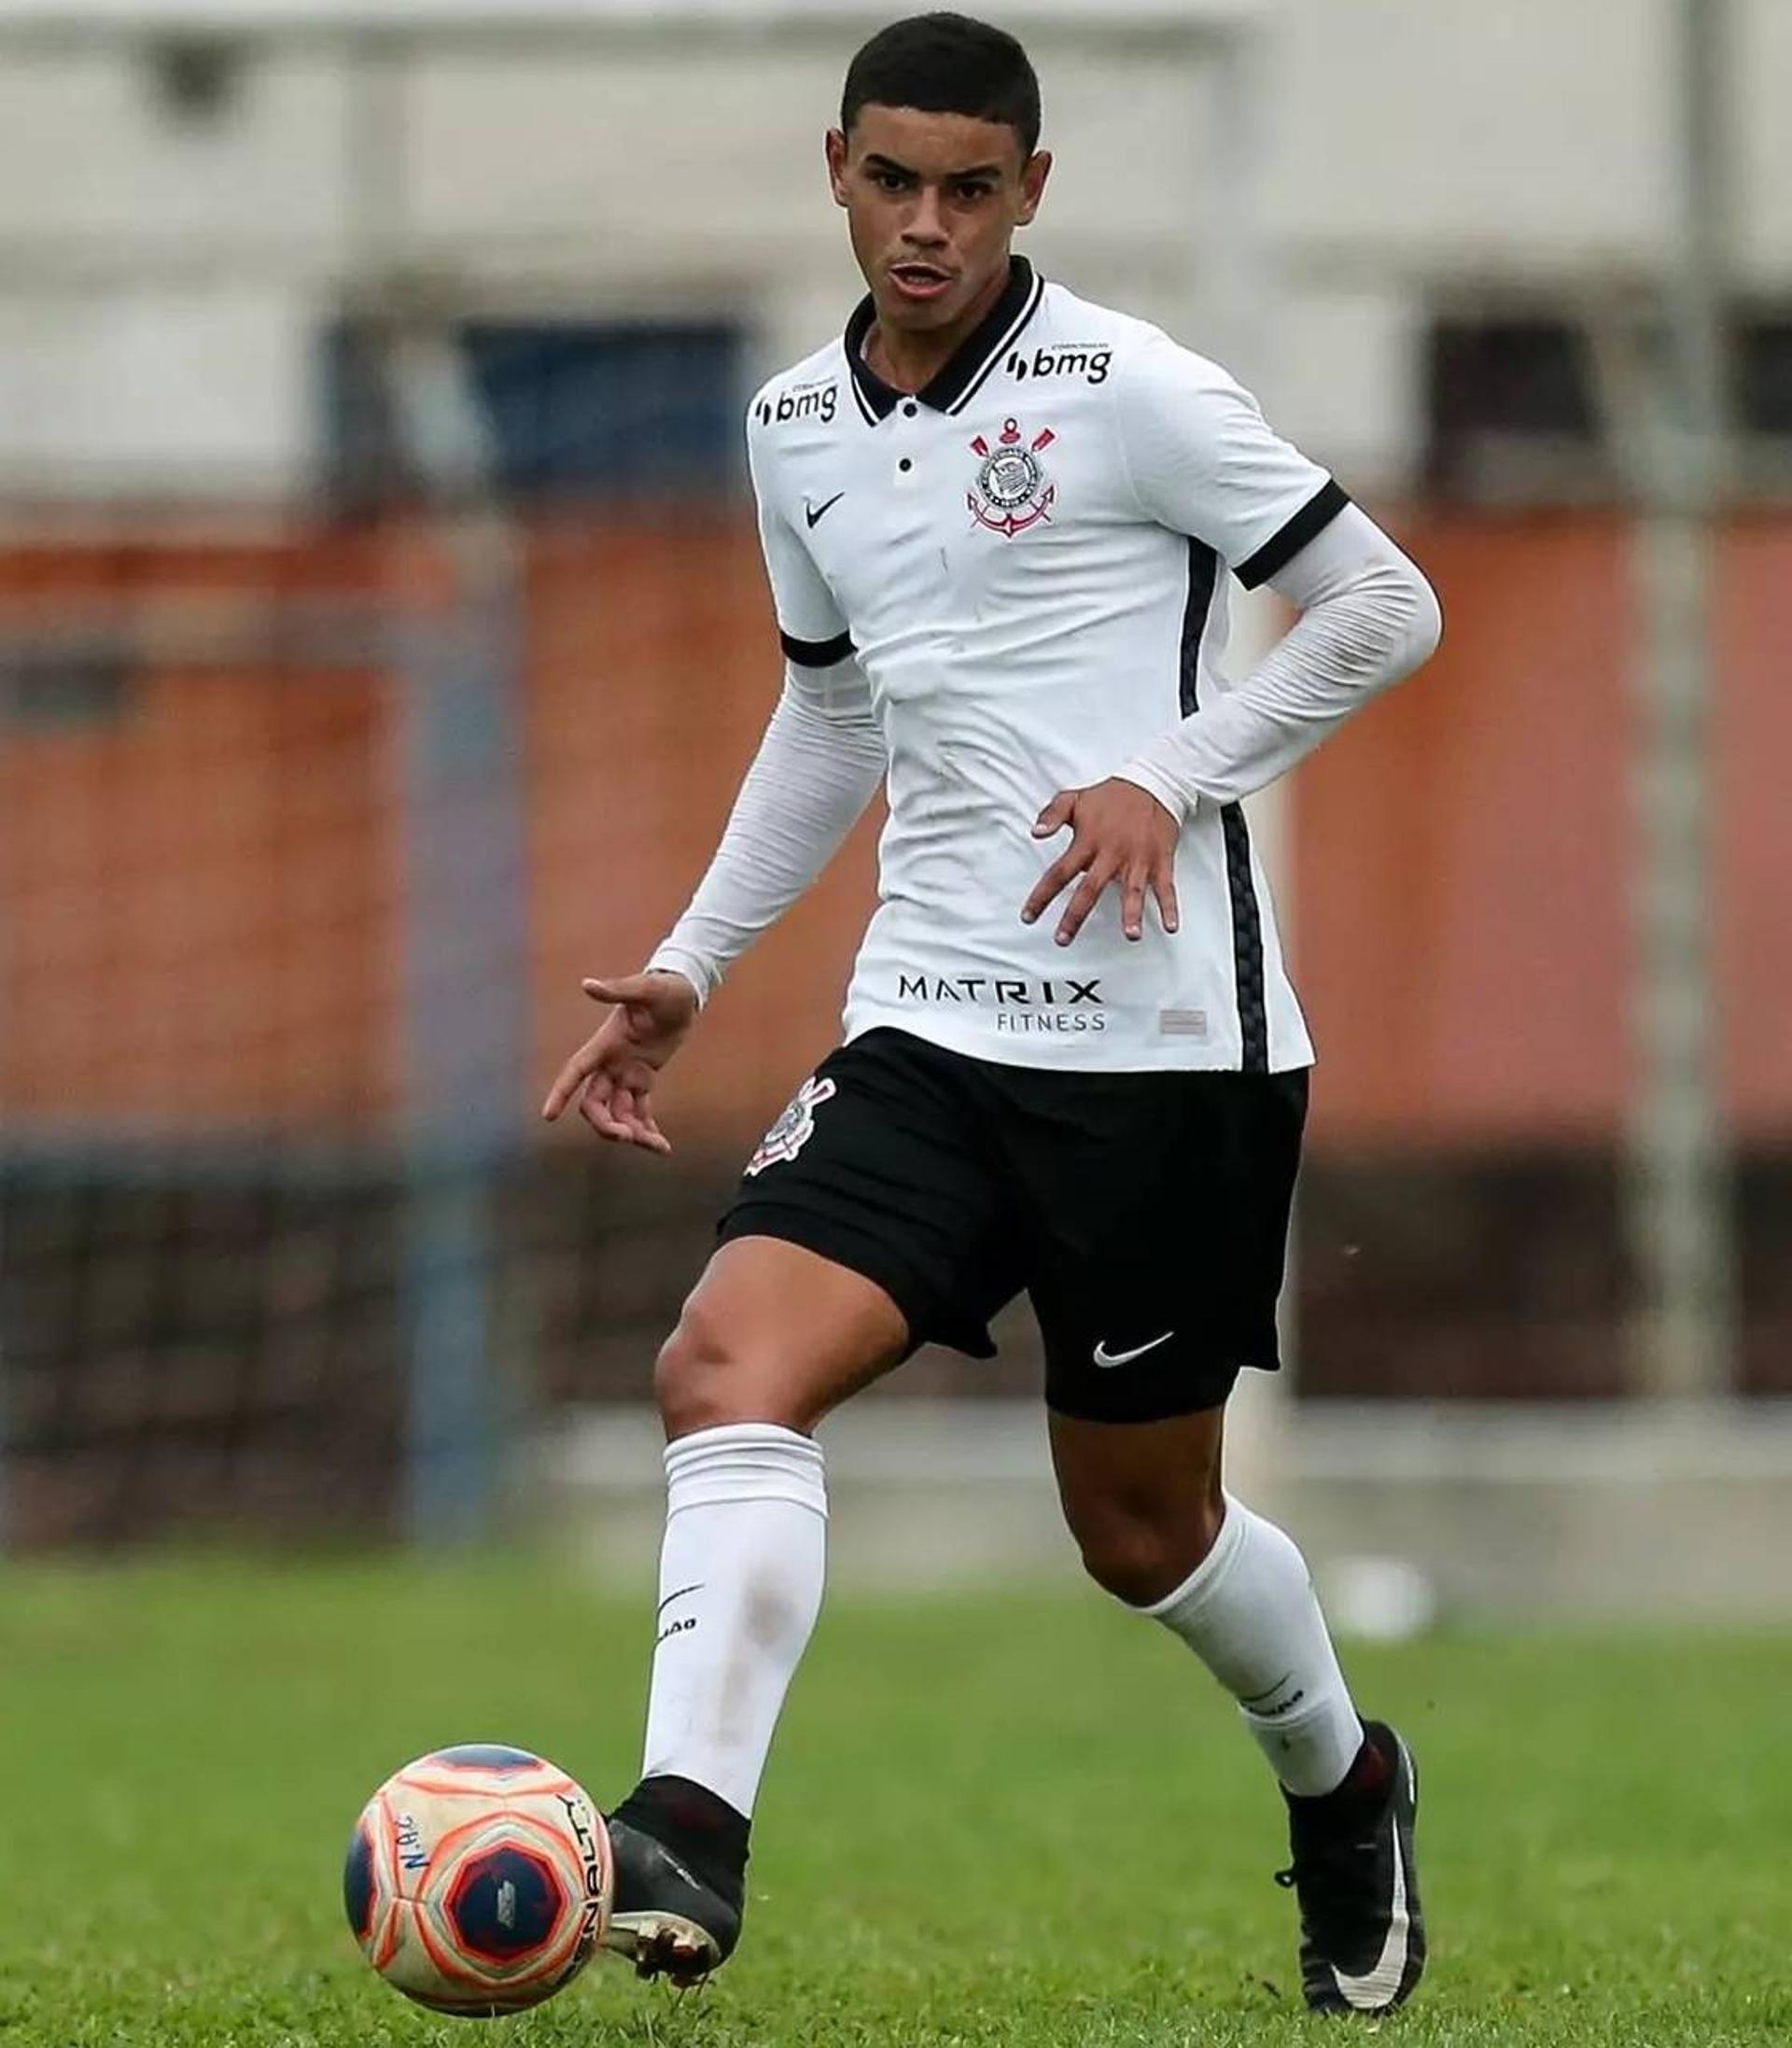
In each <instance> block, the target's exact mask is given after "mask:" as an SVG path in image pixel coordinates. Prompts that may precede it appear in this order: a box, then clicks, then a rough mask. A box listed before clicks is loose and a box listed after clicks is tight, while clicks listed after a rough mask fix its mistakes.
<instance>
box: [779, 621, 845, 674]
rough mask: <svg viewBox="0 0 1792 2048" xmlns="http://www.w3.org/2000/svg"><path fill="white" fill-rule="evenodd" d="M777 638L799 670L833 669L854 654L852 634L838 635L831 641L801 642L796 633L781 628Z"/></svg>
mask: <svg viewBox="0 0 1792 2048" xmlns="http://www.w3.org/2000/svg"><path fill="white" fill-rule="evenodd" d="M777 638H778V641H779V643H780V645H781V646H782V647H783V649H784V652H785V654H786V655H787V656H788V657H789V659H790V660H791V661H793V662H794V663H795V664H796V666H798V667H799V668H832V667H833V665H834V663H835V662H837V661H845V660H846V658H847V655H848V654H850V653H851V652H852V635H851V634H850V633H836V634H835V635H834V637H833V639H831V640H799V639H798V638H797V637H796V635H795V634H794V633H786V632H785V631H783V629H782V628H781V627H780V628H779V631H778V636H777Z"/></svg>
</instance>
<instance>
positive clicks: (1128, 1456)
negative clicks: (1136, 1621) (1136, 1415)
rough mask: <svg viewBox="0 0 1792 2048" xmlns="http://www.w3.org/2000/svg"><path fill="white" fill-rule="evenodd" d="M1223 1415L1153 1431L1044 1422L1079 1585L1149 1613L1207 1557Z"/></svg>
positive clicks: (1215, 1530) (1216, 1503)
mask: <svg viewBox="0 0 1792 2048" xmlns="http://www.w3.org/2000/svg"><path fill="white" fill-rule="evenodd" d="M1224 1441H1225V1409H1223V1408H1210V1409H1202V1410H1199V1411H1198V1412H1197V1413H1195V1414H1192V1415H1177V1416H1172V1417H1170V1418H1169V1420H1168V1421H1165V1422H1155V1423H1093V1422H1085V1421H1082V1420H1080V1419H1078V1418H1076V1417H1072V1416H1069V1415H1060V1414H1057V1413H1056V1412H1054V1413H1053V1415H1052V1417H1051V1442H1052V1465H1053V1467H1054V1469H1055V1470H1056V1472H1057V1492H1058V1498H1059V1500H1060V1501H1061V1502H1062V1503H1063V1507H1064V1520H1065V1521H1066V1522H1068V1523H1069V1525H1070V1530H1071V1535H1072V1536H1074V1537H1075V1538H1076V1540H1077V1545H1078V1547H1079V1549H1080V1550H1082V1552H1083V1562H1084V1564H1085V1566H1086V1568H1087V1570H1088V1573H1089V1576H1090V1577H1091V1578H1094V1579H1095V1580H1096V1581H1097V1583H1098V1584H1099V1585H1101V1586H1104V1587H1105V1588H1106V1589H1107V1590H1108V1592H1111V1593H1113V1594H1114V1595H1115V1597H1116V1598H1118V1599H1121V1600H1125V1601H1127V1602H1129V1603H1130V1604H1131V1605H1132V1606H1139V1607H1143V1606H1151V1605H1152V1604H1153V1603H1154V1602H1155V1601H1158V1600H1162V1599H1164V1598H1166V1597H1167V1596H1168V1595H1169V1594H1170V1593H1172V1592H1175V1590H1176V1589H1177V1587H1178V1586H1180V1585H1182V1584H1183V1581H1184V1580H1185V1579H1186V1578H1188V1576H1189V1574H1190V1573H1191V1572H1192V1571H1193V1570H1194V1569H1195V1567H1196V1566H1197V1564H1199V1563H1200V1562H1201V1560H1202V1559H1203V1558H1204V1557H1205V1556H1206V1555H1207V1553H1208V1552H1209V1550H1211V1549H1212V1548H1213V1540H1214V1538H1215V1537H1216V1536H1218V1535H1219V1533H1220V1524H1221V1522H1224V1521H1225V1495H1224V1494H1223V1493H1222V1492H1221V1478H1220V1475H1221V1454H1222V1449H1223V1445H1224Z"/></svg>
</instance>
